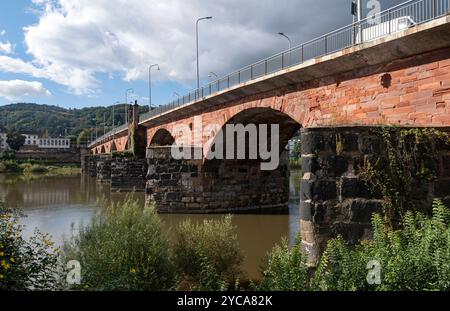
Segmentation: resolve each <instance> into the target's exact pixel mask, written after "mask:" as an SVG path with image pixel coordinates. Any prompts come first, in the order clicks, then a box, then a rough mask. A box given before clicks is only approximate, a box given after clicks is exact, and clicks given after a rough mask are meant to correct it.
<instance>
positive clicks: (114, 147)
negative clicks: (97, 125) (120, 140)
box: [111, 140, 117, 152]
mask: <svg viewBox="0 0 450 311" xmlns="http://www.w3.org/2000/svg"><path fill="white" fill-rule="evenodd" d="M114 151H117V146H116V142H115V141H114V140H113V141H112V143H111V152H114Z"/></svg>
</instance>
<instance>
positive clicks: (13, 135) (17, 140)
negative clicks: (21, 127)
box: [6, 131, 25, 151]
mask: <svg viewBox="0 0 450 311" xmlns="http://www.w3.org/2000/svg"><path fill="white" fill-rule="evenodd" d="M6 143H7V144H8V145H9V147H10V148H11V149H12V150H15V151H18V150H19V149H20V148H21V147H22V146H23V145H24V144H25V136H23V135H22V134H20V133H19V132H16V131H10V132H9V133H8V135H7V139H6Z"/></svg>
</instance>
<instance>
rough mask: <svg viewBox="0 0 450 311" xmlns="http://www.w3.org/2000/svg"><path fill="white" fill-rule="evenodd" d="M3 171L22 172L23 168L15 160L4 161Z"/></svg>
mask: <svg viewBox="0 0 450 311" xmlns="http://www.w3.org/2000/svg"><path fill="white" fill-rule="evenodd" d="M2 163H3V171H4V172H5V173H22V168H21V167H20V166H19V164H18V163H17V161H15V160H6V161H3V162H2Z"/></svg>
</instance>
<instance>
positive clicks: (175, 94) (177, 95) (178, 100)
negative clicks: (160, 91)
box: [172, 92, 180, 104]
mask: <svg viewBox="0 0 450 311" xmlns="http://www.w3.org/2000/svg"><path fill="white" fill-rule="evenodd" d="M172 96H176V97H177V103H178V104H179V103H180V94H178V93H177V92H173V94H172Z"/></svg>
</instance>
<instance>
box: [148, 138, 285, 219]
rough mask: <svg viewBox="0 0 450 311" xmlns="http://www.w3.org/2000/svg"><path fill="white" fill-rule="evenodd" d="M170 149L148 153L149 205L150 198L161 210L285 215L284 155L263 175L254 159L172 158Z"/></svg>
mask: <svg viewBox="0 0 450 311" xmlns="http://www.w3.org/2000/svg"><path fill="white" fill-rule="evenodd" d="M171 149H172V148H171V147H149V148H148V149H147V161H148V174H147V188H146V192H147V201H148V202H150V201H153V200H154V201H155V202H156V207H157V209H158V211H159V212H164V213H227V212H233V213H242V212H253V213H255V212H270V213H273V212H286V211H287V206H288V197H289V170H288V166H287V157H286V153H285V152H283V157H282V161H281V164H280V166H279V167H278V169H276V170H274V171H261V170H260V166H259V164H260V163H259V162H255V161H211V162H208V161H207V162H205V161H204V160H203V159H200V160H175V159H173V157H172V155H171ZM194 149H195V148H192V149H191V150H192V151H191V154H193V153H194Z"/></svg>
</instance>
